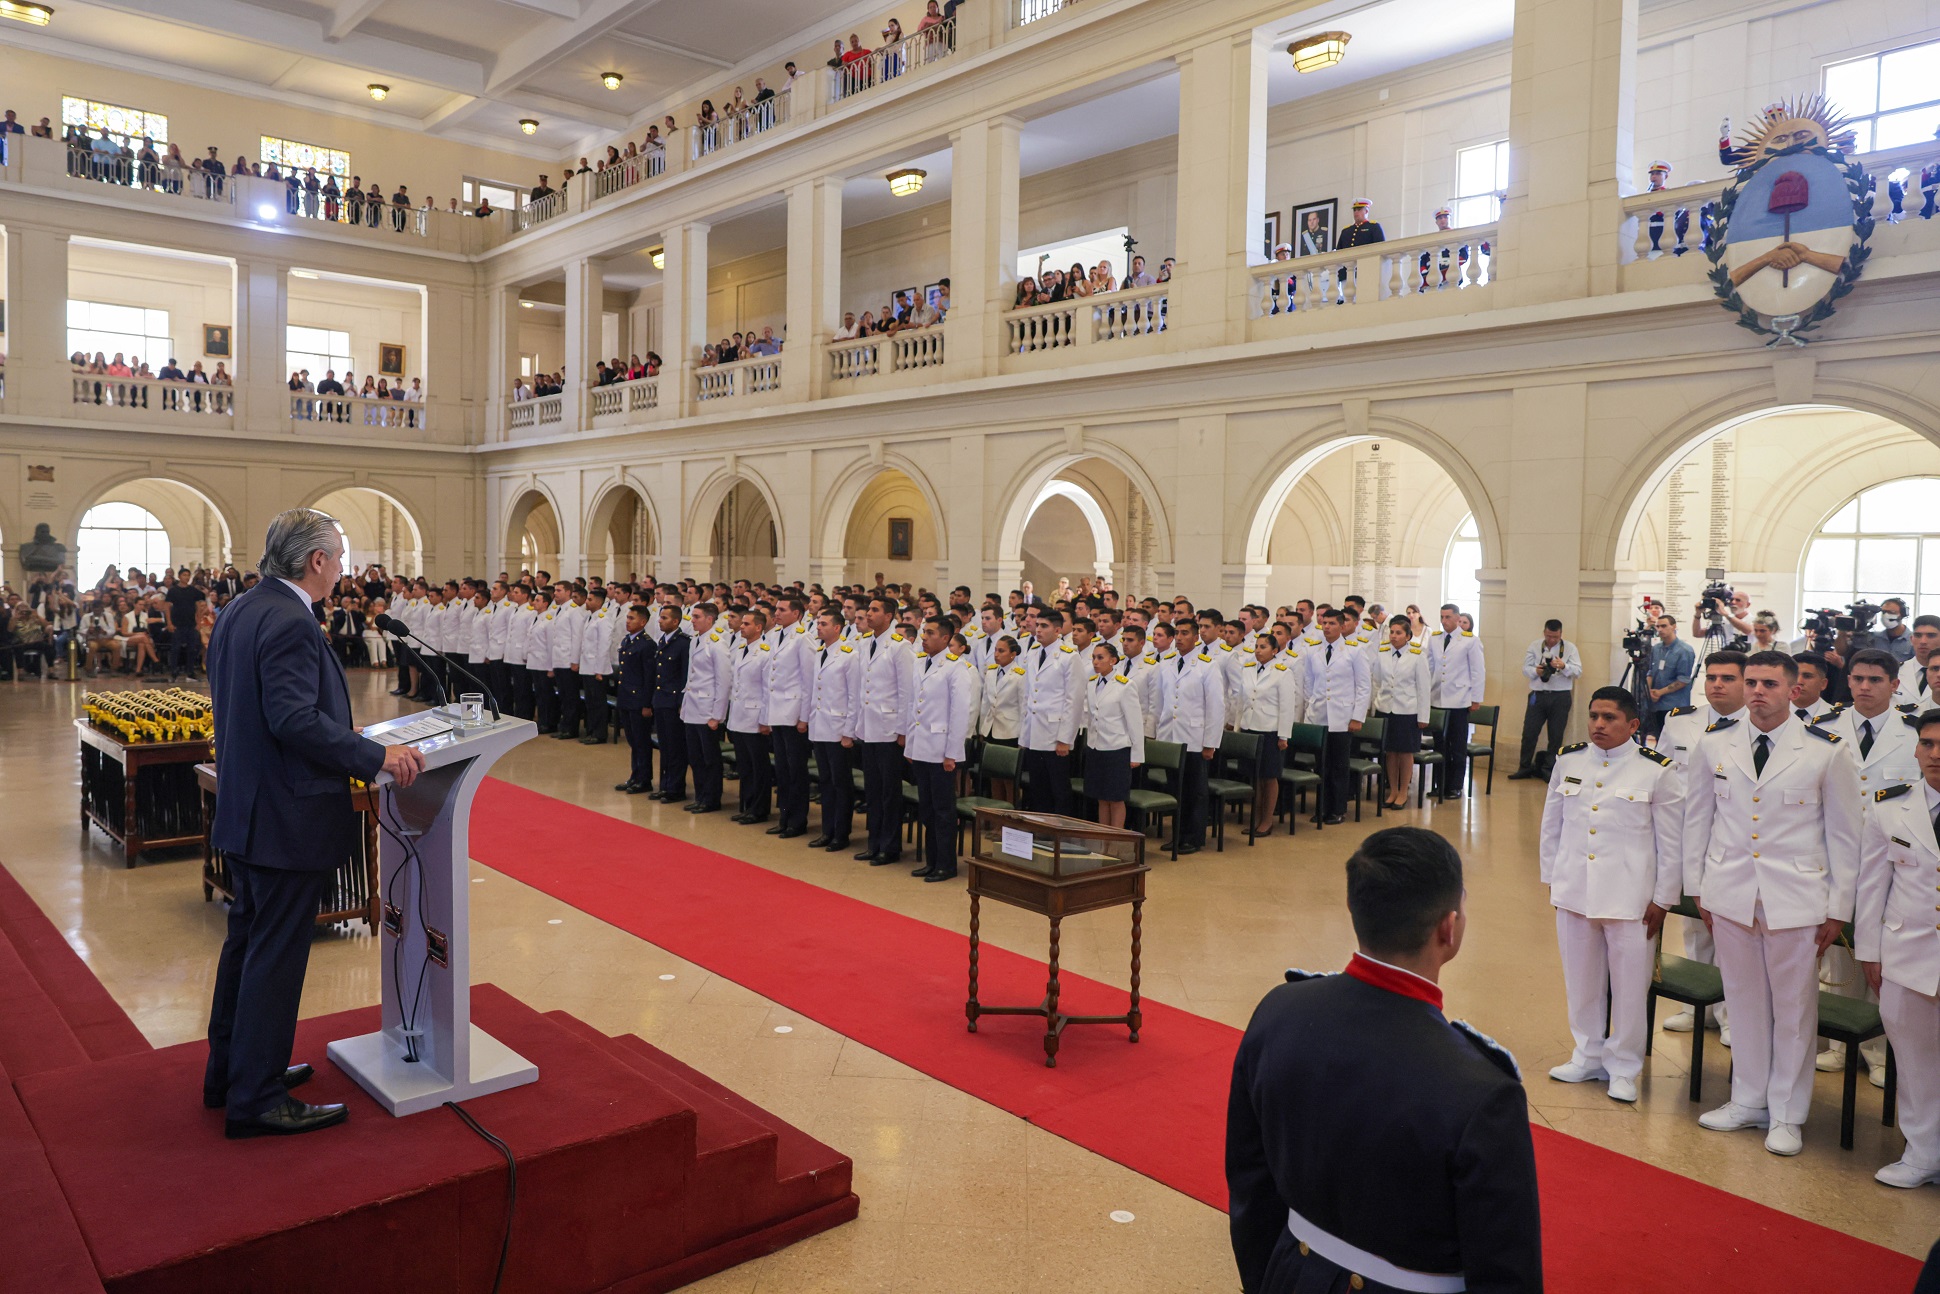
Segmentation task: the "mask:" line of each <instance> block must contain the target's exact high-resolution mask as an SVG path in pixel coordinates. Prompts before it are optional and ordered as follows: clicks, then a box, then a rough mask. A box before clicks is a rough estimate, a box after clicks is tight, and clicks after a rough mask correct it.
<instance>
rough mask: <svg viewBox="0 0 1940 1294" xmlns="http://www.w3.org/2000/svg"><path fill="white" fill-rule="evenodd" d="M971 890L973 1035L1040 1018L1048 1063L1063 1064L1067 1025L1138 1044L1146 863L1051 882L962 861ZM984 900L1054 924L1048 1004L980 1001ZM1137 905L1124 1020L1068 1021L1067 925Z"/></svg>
mask: <svg viewBox="0 0 1940 1294" xmlns="http://www.w3.org/2000/svg"><path fill="white" fill-rule="evenodd" d="M962 867H963V868H964V872H965V876H966V879H967V880H968V883H969V890H970V1000H969V1001H968V1002H967V1003H965V1004H964V1008H963V1013H964V1015H966V1016H968V1017H969V1021H970V1032H971V1033H975V1032H976V1031H977V1017H978V1016H981V1015H1035V1016H1041V1017H1043V1020H1044V1063H1045V1065H1047V1066H1049V1067H1052V1068H1055V1067H1056V1066H1057V1063H1058V1038H1059V1036H1060V1035H1061V1034H1063V1032H1064V1027H1065V1026H1066V1025H1068V1024H1122V1025H1125V1026H1126V1027H1127V1028H1129V1029H1130V1030H1131V1040H1132V1041H1133V1042H1137V1041H1138V1029H1139V1021H1140V1015H1139V1009H1138V973H1139V941H1140V922H1141V920H1142V918H1143V909H1144V907H1145V873H1146V872H1148V871H1150V870H1151V869H1150V868H1149V867H1147V866H1146V865H1145V864H1144V863H1143V862H1140V863H1137V864H1135V865H1133V866H1129V867H1115V868H1110V869H1107V870H1103V871H1098V872H1086V873H1080V874H1078V875H1076V876H1064V877H1058V876H1048V875H1046V874H1044V873H1042V872H1035V871H1031V870H1029V869H1028V868H1021V867H1010V866H1007V865H1005V864H1003V863H996V862H991V861H989V860H987V859H977V858H974V857H966V858H964V859H963V860H962ZM985 898H990V899H995V900H996V901H997V902H999V903H1008V904H1010V905H1011V906H1012V907H1016V908H1023V909H1024V910H1025V911H1027V912H1036V913H1038V914H1040V915H1042V916H1045V917H1048V918H1050V921H1051V958H1050V976H1049V978H1048V980H1047V981H1046V984H1045V990H1044V1000H1043V1001H1042V1002H1040V1003H1038V1004H1037V1005H1036V1006H985V1005H984V1004H983V1003H981V1002H979V1001H978V1000H977V958H978V947H979V945H980V943H981V937H980V924H981V915H982V913H981V904H982V901H983V900H984V899H985ZM1124 903H1129V904H1131V905H1132V996H1131V1004H1130V1006H1129V1007H1128V1008H1127V1009H1126V1011H1125V1013H1124V1014H1123V1015H1066V1014H1065V1013H1063V1012H1061V1011H1059V1010H1058V940H1059V935H1060V927H1061V926H1062V925H1063V923H1064V919H1065V918H1066V917H1069V916H1076V915H1078V914H1079V913H1081V912H1096V911H1098V910H1099V909H1101V908H1113V907H1117V906H1119V905H1120V904H1124Z"/></svg>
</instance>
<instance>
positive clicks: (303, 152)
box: [262, 135, 350, 177]
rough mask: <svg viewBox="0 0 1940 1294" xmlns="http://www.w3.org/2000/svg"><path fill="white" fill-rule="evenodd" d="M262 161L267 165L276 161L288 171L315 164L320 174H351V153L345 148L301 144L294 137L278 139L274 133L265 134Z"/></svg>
mask: <svg viewBox="0 0 1940 1294" xmlns="http://www.w3.org/2000/svg"><path fill="white" fill-rule="evenodd" d="M262 162H263V165H265V166H268V165H269V164H270V163H272V162H274V163H275V164H276V165H277V166H280V167H282V168H283V169H284V170H286V171H287V170H290V169H292V168H294V169H295V170H297V171H298V172H302V171H307V170H309V169H310V168H311V167H313V166H314V167H316V168H317V174H318V175H335V176H338V177H347V176H349V174H350V154H349V153H346V152H344V150H343V149H341V148H322V147H319V146H318V145H316V144H299V143H298V142H297V141H295V140H294V139H278V138H276V136H274V135H264V136H263V156H262Z"/></svg>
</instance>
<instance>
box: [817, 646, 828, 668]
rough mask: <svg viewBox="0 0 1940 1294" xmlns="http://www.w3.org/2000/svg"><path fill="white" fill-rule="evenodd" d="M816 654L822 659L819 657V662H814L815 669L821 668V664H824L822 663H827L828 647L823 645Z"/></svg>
mask: <svg viewBox="0 0 1940 1294" xmlns="http://www.w3.org/2000/svg"><path fill="white" fill-rule="evenodd" d="M816 655H818V656H820V657H821V658H822V659H821V660H820V661H819V662H818V663H817V664H816V666H815V668H816V669H821V668H822V666H824V665H826V664H828V663H829V649H828V648H827V647H823V648H822V649H821V650H820V651H819V652H817V653H816Z"/></svg>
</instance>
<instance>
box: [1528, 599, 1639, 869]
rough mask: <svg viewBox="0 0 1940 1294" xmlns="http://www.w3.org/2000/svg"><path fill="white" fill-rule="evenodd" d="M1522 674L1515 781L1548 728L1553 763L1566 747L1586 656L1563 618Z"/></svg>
mask: <svg viewBox="0 0 1940 1294" xmlns="http://www.w3.org/2000/svg"><path fill="white" fill-rule="evenodd" d="M1522 676H1523V677H1524V678H1526V679H1528V680H1529V706H1528V708H1527V709H1525V710H1524V711H1523V712H1522V758H1521V759H1520V760H1518V761H1517V763H1516V771H1515V772H1513V773H1511V774H1509V780H1510V781H1512V782H1515V781H1521V780H1523V779H1524V778H1530V777H1535V776H1536V739H1537V738H1538V737H1540V736H1542V734H1543V730H1544V729H1545V728H1547V729H1548V730H1549V739H1548V741H1547V743H1546V745H1545V749H1546V750H1547V751H1548V752H1549V762H1550V763H1551V764H1552V765H1553V764H1554V763H1555V760H1556V752H1557V751H1558V750H1561V749H1562V747H1563V730H1564V729H1565V728H1566V727H1568V726H1569V721H1570V704H1571V700H1572V698H1574V697H1575V695H1576V692H1575V686H1576V680H1577V679H1579V678H1581V677H1582V676H1583V658H1582V657H1581V656H1580V655H1579V654H1578V653H1577V650H1576V644H1575V643H1573V642H1569V641H1568V640H1566V639H1565V638H1564V637H1563V622H1562V621H1561V620H1546V621H1544V622H1543V636H1542V637H1541V638H1538V639H1537V640H1536V641H1535V642H1533V643H1530V644H1529V650H1528V651H1526V652H1524V653H1523V657H1522ZM1675 901H1676V900H1672V902H1675Z"/></svg>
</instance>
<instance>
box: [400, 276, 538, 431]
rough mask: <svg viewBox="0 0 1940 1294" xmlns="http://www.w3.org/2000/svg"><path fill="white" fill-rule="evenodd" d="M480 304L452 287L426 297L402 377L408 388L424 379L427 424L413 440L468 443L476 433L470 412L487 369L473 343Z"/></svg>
mask: <svg viewBox="0 0 1940 1294" xmlns="http://www.w3.org/2000/svg"><path fill="white" fill-rule="evenodd" d="M476 299H477V298H476V297H475V296H474V295H473V294H472V293H471V292H461V291H458V290H456V289H453V288H444V287H436V288H429V289H426V291H425V292H424V295H423V307H422V308H423V312H424V313H423V316H422V318H423V320H424V322H423V325H422V327H421V328H420V330H419V332H420V335H419V336H416V337H413V338H411V339H410V341H411V349H410V352H409V355H408V356H407V358H406V360H405V374H404V382H405V385H406V386H407V387H408V386H409V385H410V381H411V379H412V378H414V377H416V378H422V379H423V380H424V393H425V400H426V404H425V416H426V419H427V421H428V424H429V425H428V426H426V427H424V428H422V429H420V430H419V431H418V433H417V435H416V436H415V437H413V439H415V440H421V441H431V442H436V443H438V444H446V445H452V444H466V443H469V442H470V441H471V439H472V437H473V436H474V435H475V434H476V432H477V425H478V424H477V423H476V422H474V421H473V420H472V411H473V410H474V409H475V408H476V407H477V406H476V404H475V397H476V396H477V395H478V393H479V388H480V385H481V384H482V383H483V382H484V380H485V368H486V364H485V363H481V362H479V361H480V357H479V355H478V353H477V351H476V350H475V349H474V348H473V346H472V345H471V344H470V341H471V339H472V338H473V337H475V336H476V335H477V333H476V322H477V315H476V312H475V309H474V305H473V303H474V302H475V301H476ZM513 308H514V309H517V308H518V307H516V306H514V307H513ZM516 363H517V361H514V364H515V366H516Z"/></svg>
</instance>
